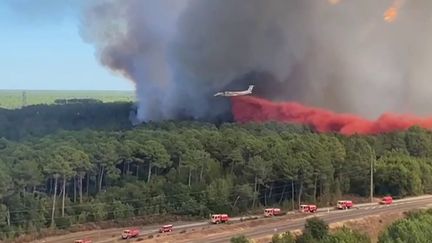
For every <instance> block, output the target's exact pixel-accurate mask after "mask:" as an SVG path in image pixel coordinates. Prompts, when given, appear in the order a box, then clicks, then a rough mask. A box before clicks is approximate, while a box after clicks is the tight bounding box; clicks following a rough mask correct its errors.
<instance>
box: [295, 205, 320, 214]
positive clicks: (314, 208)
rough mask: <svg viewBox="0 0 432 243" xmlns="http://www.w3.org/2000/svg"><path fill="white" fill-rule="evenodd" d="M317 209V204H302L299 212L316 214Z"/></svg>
mask: <svg viewBox="0 0 432 243" xmlns="http://www.w3.org/2000/svg"><path fill="white" fill-rule="evenodd" d="M317 209H318V208H317V206H316V205H315V204H302V205H300V209H299V211H300V212H302V213H315V212H316V211H317Z"/></svg>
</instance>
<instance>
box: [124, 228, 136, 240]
mask: <svg viewBox="0 0 432 243" xmlns="http://www.w3.org/2000/svg"><path fill="white" fill-rule="evenodd" d="M138 235H139V230H138V229H127V230H124V231H123V233H122V235H121V236H122V239H129V238H133V237H137V236H138Z"/></svg>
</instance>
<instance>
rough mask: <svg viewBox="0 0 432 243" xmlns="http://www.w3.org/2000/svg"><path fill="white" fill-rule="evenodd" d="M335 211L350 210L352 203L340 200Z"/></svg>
mask: <svg viewBox="0 0 432 243" xmlns="http://www.w3.org/2000/svg"><path fill="white" fill-rule="evenodd" d="M336 207H337V209H350V208H352V207H353V203H352V201H350V200H340V201H338V202H337V206H336Z"/></svg>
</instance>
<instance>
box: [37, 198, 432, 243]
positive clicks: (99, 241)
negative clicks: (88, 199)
mask: <svg viewBox="0 0 432 243" xmlns="http://www.w3.org/2000/svg"><path fill="white" fill-rule="evenodd" d="M421 199H431V200H432V195H424V196H420V197H412V198H405V199H401V200H395V201H394V205H392V206H396V205H398V204H400V203H404V202H410V201H417V200H421ZM374 206H377V203H365V204H357V205H355V207H356V208H359V209H363V208H368V207H374ZM353 210H356V209H353ZM322 212H326V213H327V212H336V210H335V209H334V207H327V208H319V209H318V213H322ZM337 212H338V213H340V212H341V211H337ZM293 214H295V213H294V212H289V213H288V215H293ZM248 217H258V218H263V216H262V214H261V215H255V216H248ZM305 217H306V215H305ZM241 218H242V217H235V218H231V219H230V221H232V222H239V221H240V220H241ZM283 218H286V217H283ZM284 220H285V221H286V220H290V222H291V221H292V222H296V221H295V220H293V219H284ZM172 224H173V225H174V230H175V231H174V232H175V233H178V232H180V231H182V230H187V231H189V230H191V229H197V230H199V229H200V228H202V227H203V226H206V227H210V228H215V227H219V225H209V223H208V220H206V221H196V222H173V223H172ZM301 224H302V223H301ZM159 227H160V225H148V226H141V227H138V228H140V232H141V233H140V237H144V238H145V236H148V235H151V234H155V233H157V232H158V228H159ZM125 228H128V227H125ZM125 228H116V229H106V230H94V231H83V232H76V233H71V234H66V235H63V236H54V237H49V238H45V239H43V240H36V241H33V242H34V243H42V242H43V243H66V242H73V241H74V240H75V239H82V238H87V239H91V240H93V242H94V243H109V242H116V241H117V240H118V239H119V238H120V234H121V232H122V230H123V229H125ZM113 236H114V237H113ZM117 236H118V237H117Z"/></svg>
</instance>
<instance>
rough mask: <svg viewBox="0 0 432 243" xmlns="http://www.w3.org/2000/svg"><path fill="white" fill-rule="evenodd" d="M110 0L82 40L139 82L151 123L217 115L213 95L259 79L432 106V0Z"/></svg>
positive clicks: (292, 95)
mask: <svg viewBox="0 0 432 243" xmlns="http://www.w3.org/2000/svg"><path fill="white" fill-rule="evenodd" d="M391 5H392V1H391V0H382V1H376V0H361V1H348V0H341V1H327V0H266V1H263V0H127V1H125V0H100V1H93V2H92V3H91V4H89V6H88V7H87V8H86V9H85V11H84V14H83V21H82V26H81V30H82V36H83V38H84V39H85V40H86V41H88V42H90V43H92V44H94V46H95V47H96V50H97V56H98V58H99V59H100V61H101V63H102V64H103V65H105V66H107V67H108V68H110V69H111V70H114V71H116V72H119V73H121V74H122V75H124V76H125V77H127V78H129V79H130V80H132V81H133V82H134V83H135V84H136V93H137V96H138V98H139V110H138V118H139V119H140V120H142V121H148V120H161V119H175V118H178V117H179V116H183V115H184V116H192V117H195V118H205V117H214V116H217V115H219V114H222V113H223V111H225V110H226V109H227V108H229V107H227V106H226V105H227V104H226V103H224V102H226V100H225V101H221V99H224V98H220V97H218V99H216V98H214V97H212V93H213V92H216V91H220V90H222V89H225V88H236V89H237V88H245V89H246V88H247V85H248V84H249V83H250V82H254V84H256V89H257V93H258V95H261V96H264V97H266V98H269V99H273V100H296V101H300V102H303V103H306V104H309V105H316V106H321V107H326V108H331V109H334V110H336V111H343V112H354V113H358V114H361V115H365V116H368V117H371V118H372V117H376V116H377V115H379V114H381V113H382V112H384V111H395V112H411V113H417V114H425V113H427V112H429V109H430V108H429V107H430V106H431V105H432V99H431V98H429V97H430V95H429V94H431V91H432V85H430V84H429V82H430V81H429V80H430V76H431V72H432V69H431V68H430V66H431V64H432V45H430V43H431V41H432V31H431V27H432V14H431V13H432V12H430V11H429V10H430V9H431V7H432V1H430V0H416V1H413V0H412V1H410V0H406V2H405V3H404V5H403V6H402V7H401V9H400V10H399V13H398V15H397V18H396V20H395V21H393V22H391V23H389V22H386V21H384V16H383V14H384V12H385V10H386V9H387V8H388V7H389V6H391Z"/></svg>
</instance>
